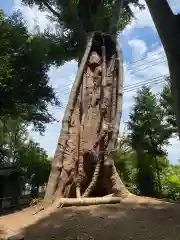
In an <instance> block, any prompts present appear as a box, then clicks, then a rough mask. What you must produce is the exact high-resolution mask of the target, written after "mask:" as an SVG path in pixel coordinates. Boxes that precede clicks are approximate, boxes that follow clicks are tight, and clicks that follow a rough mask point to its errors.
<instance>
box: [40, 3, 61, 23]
mask: <svg viewBox="0 0 180 240" xmlns="http://www.w3.org/2000/svg"><path fill="white" fill-rule="evenodd" d="M42 2H43V4H44V5H45V7H46V8H47V9H48V10H49V11H50V12H51V13H52V14H54V15H55V16H56V17H57V18H59V19H60V14H59V13H58V12H56V10H54V9H53V8H52V7H51V6H50V5H49V3H48V2H47V1H46V0H42Z"/></svg>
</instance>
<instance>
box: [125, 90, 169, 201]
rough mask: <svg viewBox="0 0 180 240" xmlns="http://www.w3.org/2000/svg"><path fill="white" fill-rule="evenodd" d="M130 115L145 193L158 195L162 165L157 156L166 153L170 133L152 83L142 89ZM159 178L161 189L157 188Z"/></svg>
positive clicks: (129, 125) (131, 138) (142, 189)
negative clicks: (150, 87)
mask: <svg viewBox="0 0 180 240" xmlns="http://www.w3.org/2000/svg"><path fill="white" fill-rule="evenodd" d="M129 117H130V120H129V122H128V128H129V130H130V134H129V138H130V140H131V144H132V148H133V149H134V150H135V151H136V153H137V166H138V183H139V190H140V193H141V194H142V195H147V196H155V195H156V194H157V190H158V192H161V181H160V171H161V169H160V166H159V162H158V158H157V157H162V156H165V155H166V151H165V150H164V149H163V146H164V145H167V144H168V138H169V137H170V135H169V134H167V133H166V132H165V130H166V129H165V127H166V126H165V125H164V123H163V121H162V119H163V112H162V110H161V108H160V106H159V105H158V102H157V100H156V97H155V95H154V94H153V93H152V92H151V90H150V89H149V88H148V87H143V88H142V89H141V90H140V91H139V92H138V94H137V96H136V97H135V104H134V107H133V111H132V113H131V114H130V116H129ZM154 169H156V174H155V171H154ZM156 176H157V177H156ZM157 182H158V187H159V189H156V186H157V184H156V183H157Z"/></svg>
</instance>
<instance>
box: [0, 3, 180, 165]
mask: <svg viewBox="0 0 180 240" xmlns="http://www.w3.org/2000/svg"><path fill="white" fill-rule="evenodd" d="M141 3H143V4H144V0H141ZM169 4H170V6H171V8H172V10H173V11H174V13H178V12H180V1H179V0H169ZM0 8H2V9H4V11H5V12H6V13H7V14H10V13H11V12H12V11H13V10H14V9H20V10H21V11H22V14H23V16H24V19H25V20H26V22H27V26H28V28H29V31H33V27H34V23H35V22H38V23H39V26H40V29H41V31H43V30H44V29H45V28H46V27H47V26H50V27H51V28H52V31H53V29H54V28H53V25H52V23H50V22H49V20H48V19H47V18H46V14H47V13H42V12H39V10H38V9H37V8H36V7H33V8H31V9H30V8H29V7H27V6H22V5H21V1H20V0H1V1H0ZM132 10H133V12H134V13H135V16H136V20H133V22H132V23H131V25H129V26H127V27H126V29H125V30H124V31H123V32H122V33H121V34H120V44H121V47H122V50H123V56H124V71H125V85H129V84H134V83H138V82H140V81H145V80H149V79H153V78H156V77H159V76H163V75H167V74H168V67H167V61H166V57H165V54H164V51H163V48H162V45H161V42H160V39H159V37H158V34H157V31H156V29H155V26H154V24H153V22H152V19H151V16H150V14H149V12H148V10H147V8H146V9H145V10H144V11H142V12H141V11H139V10H138V9H136V8H133V7H132ZM76 71H77V64H76V62H75V61H72V62H69V63H67V64H65V65H64V66H62V67H60V68H55V67H51V69H50V72H49V77H50V81H51V83H52V85H53V86H54V87H55V89H56V91H57V93H58V96H59V99H60V100H61V102H62V107H61V108H50V111H51V112H52V113H53V114H54V116H55V117H56V119H58V120H59V122H58V123H53V124H49V125H47V130H46V133H45V135H44V136H43V137H42V136H40V135H39V134H38V133H35V132H32V131H30V136H32V137H33V138H34V139H35V140H36V141H38V142H40V144H41V146H42V147H44V148H45V149H46V150H47V151H48V153H49V155H51V156H52V155H53V154H54V151H55V149H56V145H57V139H58V136H59V132H60V128H61V120H62V118H63V113H64V109H65V106H66V104H67V101H68V94H69V91H70V88H71V85H72V82H73V80H74V77H75V75H76ZM162 86H163V83H162V82H161V83H159V84H156V85H154V86H152V89H153V91H154V92H155V93H158V92H160V90H161V89H162ZM136 91H137V89H135V90H134V91H131V92H125V94H124V106H123V115H122V122H121V126H120V129H121V134H122V133H123V132H125V131H126V124H125V123H126V122H127V120H128V115H129V112H130V110H131V107H132V105H133V96H134V95H135V93H136ZM179 149H180V144H179V142H178V140H177V139H175V138H173V139H171V140H170V145H169V147H168V148H167V150H168V155H169V159H170V160H171V162H172V163H173V164H176V163H178V159H180V151H179Z"/></svg>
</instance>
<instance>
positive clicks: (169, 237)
mask: <svg viewBox="0 0 180 240" xmlns="http://www.w3.org/2000/svg"><path fill="white" fill-rule="evenodd" d="M35 211H36V209H34V208H32V207H31V208H26V209H24V210H22V211H19V212H16V213H13V214H9V215H6V216H2V217H0V239H1V240H2V239H7V237H9V236H12V235H14V234H15V233H22V234H23V235H24V236H25V240H49V239H64V240H88V239H89V240H90V239H98V240H101V239H102V240H116V239H117V240H130V239H133V240H151V239H153V240H180V204H173V203H166V202H163V201H158V200H155V199H151V198H144V197H131V198H129V199H126V200H124V201H123V202H122V203H120V204H114V205H101V206H89V207H69V208H63V209H52V208H49V209H48V210H46V211H42V212H40V213H38V214H36V215H33V213H34V212H35Z"/></svg>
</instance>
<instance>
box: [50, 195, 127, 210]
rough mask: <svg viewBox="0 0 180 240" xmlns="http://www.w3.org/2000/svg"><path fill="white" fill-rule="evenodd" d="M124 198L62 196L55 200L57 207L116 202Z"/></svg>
mask: <svg viewBox="0 0 180 240" xmlns="http://www.w3.org/2000/svg"><path fill="white" fill-rule="evenodd" d="M121 201H122V198H120V197H111V196H105V197H92V198H90V197H88V198H60V199H58V200H56V201H55V202H54V204H53V205H55V206H56V207H57V208H59V207H61V206H66V207H67V206H89V205H99V204H115V203H120V202H121Z"/></svg>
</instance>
